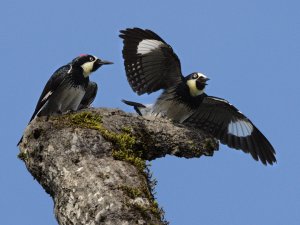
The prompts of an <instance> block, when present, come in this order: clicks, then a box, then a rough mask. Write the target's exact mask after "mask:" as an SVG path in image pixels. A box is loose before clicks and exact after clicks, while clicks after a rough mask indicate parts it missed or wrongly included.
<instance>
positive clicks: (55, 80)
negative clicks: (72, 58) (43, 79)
mask: <svg viewBox="0 0 300 225" xmlns="http://www.w3.org/2000/svg"><path fill="white" fill-rule="evenodd" d="M70 69H71V68H70V65H65V66H62V67H60V68H59V69H58V70H56V71H55V72H54V74H53V75H52V76H51V77H50V79H49V80H48V82H47V83H46V85H45V87H44V90H43V92H42V94H41V96H40V98H39V100H38V102H37V105H36V107H35V110H34V113H33V114H32V116H31V118H30V121H29V123H30V122H31V121H32V120H33V119H34V117H35V116H36V115H37V114H38V112H39V111H40V110H41V109H42V107H43V106H44V105H45V103H46V102H47V101H48V100H49V98H50V97H51V96H52V94H53V93H54V91H55V90H56V89H57V87H58V86H59V85H60V84H61V83H62V81H63V80H64V78H65V76H66V74H67V73H68V71H69V70H70Z"/></svg>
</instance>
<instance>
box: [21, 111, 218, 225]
mask: <svg viewBox="0 0 300 225" xmlns="http://www.w3.org/2000/svg"><path fill="white" fill-rule="evenodd" d="M217 148H218V144H217V142H216V141H215V140H214V139H212V138H211V137H210V136H208V135H206V134H204V133H202V132H199V130H194V129H193V128H187V127H185V126H183V125H178V124H177V125H176V124H175V125H174V124H173V123H172V122H171V121H169V120H166V119H163V118H157V119H155V120H151V121H149V120H146V119H144V118H142V117H137V116H135V115H133V114H128V113H124V112H123V111H120V110H116V109H86V110H83V111H80V112H77V113H74V114H68V115H63V116H53V117H49V118H46V117H41V118H37V119H35V120H34V121H32V123H31V124H30V125H29V126H28V127H27V129H26V131H25V133H24V138H23V141H22V143H21V144H20V154H19V157H20V158H21V159H22V160H23V161H24V162H25V164H26V167H27V169H28V170H29V172H30V173H31V174H32V175H33V177H34V178H36V179H37V181H38V182H39V183H40V184H41V185H42V186H43V188H44V189H45V190H46V192H47V193H49V194H50V195H51V197H52V198H53V200H54V208H55V216H56V218H57V221H58V223H59V224H60V225H63V224H64V225H72V224H76V225H77V224H84V225H96V224H118V225H119V224H128V225H129V224H130V225H131V224H147V225H148V224H155V225H158V224H166V223H167V222H166V221H165V220H164V218H163V211H162V210H161V208H160V207H159V206H158V204H157V202H156V200H155V198H154V196H153V194H152V193H153V189H154V186H155V181H154V180H153V179H152V178H151V173H150V172H149V169H148V167H147V163H146V160H153V159H156V158H159V157H164V156H165V155H167V154H170V155H175V156H178V157H186V158H192V157H200V156H202V155H213V152H214V151H215V150H216V149H217Z"/></svg>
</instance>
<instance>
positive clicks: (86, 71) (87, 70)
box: [81, 56, 98, 77]
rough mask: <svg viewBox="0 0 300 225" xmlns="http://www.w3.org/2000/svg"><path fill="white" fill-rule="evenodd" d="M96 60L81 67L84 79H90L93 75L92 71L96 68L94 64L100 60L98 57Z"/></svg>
mask: <svg viewBox="0 0 300 225" xmlns="http://www.w3.org/2000/svg"><path fill="white" fill-rule="evenodd" d="M94 58H95V60H94V61H91V62H86V63H84V64H83V65H81V68H82V69H83V76H84V77H88V76H89V75H90V74H91V73H92V69H93V67H94V63H95V61H96V60H97V59H98V58H97V57H95V56H94Z"/></svg>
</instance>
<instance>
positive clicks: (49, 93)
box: [41, 91, 53, 102]
mask: <svg viewBox="0 0 300 225" xmlns="http://www.w3.org/2000/svg"><path fill="white" fill-rule="evenodd" d="M52 94H53V91H49V92H48V93H47V94H46V95H45V97H44V98H43V99H42V101H41V102H43V101H46V100H47V99H48V98H49V97H50V96H51V95H52Z"/></svg>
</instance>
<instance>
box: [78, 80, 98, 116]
mask: <svg viewBox="0 0 300 225" xmlns="http://www.w3.org/2000/svg"><path fill="white" fill-rule="evenodd" d="M97 91H98V85H97V84H96V83H95V82H92V81H90V82H89V84H88V87H87V89H86V92H85V94H84V96H83V98H82V100H81V102H80V104H79V107H78V110H80V109H84V108H88V107H89V106H90V105H91V104H92V102H93V101H94V100H95V98H96V95H97Z"/></svg>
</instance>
